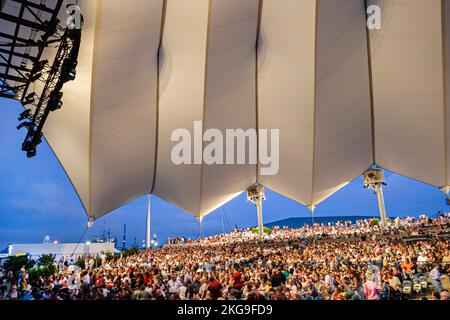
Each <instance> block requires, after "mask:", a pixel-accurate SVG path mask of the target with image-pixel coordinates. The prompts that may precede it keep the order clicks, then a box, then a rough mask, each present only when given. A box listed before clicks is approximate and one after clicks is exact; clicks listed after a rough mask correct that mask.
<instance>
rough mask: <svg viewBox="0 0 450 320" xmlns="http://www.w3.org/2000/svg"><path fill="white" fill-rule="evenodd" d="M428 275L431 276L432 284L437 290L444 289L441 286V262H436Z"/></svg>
mask: <svg viewBox="0 0 450 320" xmlns="http://www.w3.org/2000/svg"><path fill="white" fill-rule="evenodd" d="M428 276H429V277H430V279H431V284H432V285H433V287H434V288H435V290H436V291H437V292H441V291H442V286H441V273H440V272H439V264H437V263H436V264H435V265H434V268H433V270H431V271H430V273H429V274H428Z"/></svg>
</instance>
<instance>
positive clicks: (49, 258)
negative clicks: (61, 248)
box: [37, 254, 56, 266]
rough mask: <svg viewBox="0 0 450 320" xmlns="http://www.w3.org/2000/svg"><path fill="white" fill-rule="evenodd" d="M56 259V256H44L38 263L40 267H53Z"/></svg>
mask: <svg viewBox="0 0 450 320" xmlns="http://www.w3.org/2000/svg"><path fill="white" fill-rule="evenodd" d="M55 258H56V256H55V255H54V254H43V255H42V256H40V257H39V259H38V261H37V262H38V265H39V266H48V265H50V264H51V265H53V263H54V262H55Z"/></svg>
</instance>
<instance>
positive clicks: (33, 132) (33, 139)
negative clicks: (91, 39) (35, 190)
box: [22, 29, 81, 158]
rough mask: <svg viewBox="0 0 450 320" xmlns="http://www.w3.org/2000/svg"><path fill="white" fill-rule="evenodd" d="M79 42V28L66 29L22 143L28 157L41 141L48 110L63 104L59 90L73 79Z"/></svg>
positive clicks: (54, 109)
mask: <svg viewBox="0 0 450 320" xmlns="http://www.w3.org/2000/svg"><path fill="white" fill-rule="evenodd" d="M80 44H81V30H79V29H76V30H72V29H66V31H65V32H64V34H63V35H62V37H61V42H60V45H59V48H58V52H57V53H56V57H55V60H54V62H53V65H52V67H51V68H50V72H49V74H48V78H47V81H46V83H45V86H44V89H43V91H42V94H41V96H40V99H39V102H38V103H37V105H36V108H35V110H34V114H33V118H32V120H31V125H30V126H28V132H27V136H26V137H25V141H24V143H23V145H22V150H23V151H26V152H27V156H28V157H29V158H31V157H34V156H35V155H36V150H37V146H38V145H39V144H40V143H41V142H42V137H43V128H44V124H45V122H46V120H47V118H48V116H49V114H50V112H53V111H56V110H59V109H60V108H61V107H62V105H63V102H62V97H63V93H62V92H61V90H62V88H63V86H64V83H66V82H68V81H71V80H74V79H75V75H76V71H75V68H76V66H77V64H78V61H77V59H78V53H79V50H80Z"/></svg>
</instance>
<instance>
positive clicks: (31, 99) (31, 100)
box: [22, 92, 37, 106]
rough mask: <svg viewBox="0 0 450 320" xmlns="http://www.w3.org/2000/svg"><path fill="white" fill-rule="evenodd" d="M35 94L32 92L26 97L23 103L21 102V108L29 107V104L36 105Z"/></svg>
mask: <svg viewBox="0 0 450 320" xmlns="http://www.w3.org/2000/svg"><path fill="white" fill-rule="evenodd" d="M36 97H37V96H36V92H32V93H30V94H29V95H27V96H26V97H25V99H24V101H23V102H22V105H23V106H26V105H29V104H34V103H36Z"/></svg>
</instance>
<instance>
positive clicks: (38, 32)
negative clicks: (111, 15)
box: [0, 0, 64, 102]
mask: <svg viewBox="0 0 450 320" xmlns="http://www.w3.org/2000/svg"><path fill="white" fill-rule="evenodd" d="M8 1H9V2H10V3H11V4H14V5H15V6H17V8H18V14H17V15H12V14H9V13H7V12H6V6H5V2H6V0H2V4H1V11H0V23H1V24H3V25H6V24H9V25H11V26H13V27H12V28H11V30H1V32H0V97H3V98H11V99H16V100H20V101H22V102H23V99H24V96H25V94H26V92H27V90H28V88H29V86H30V83H31V82H32V81H31V79H30V76H31V74H30V72H31V70H30V69H28V68H26V66H27V65H32V64H33V63H36V62H37V61H39V60H40V58H41V56H42V53H43V51H44V49H45V48H46V47H47V46H48V45H49V44H50V43H53V42H57V41H59V40H58V39H57V35H56V31H57V30H56V29H55V27H56V26H57V25H58V23H59V21H58V18H57V17H58V14H59V11H60V9H61V6H62V4H63V1H64V0H57V1H55V2H54V3H55V5H54V7H49V6H47V5H46V4H44V1H42V2H41V3H40V4H39V3H35V2H31V1H28V0H8ZM26 14H28V15H29V16H31V17H32V19H30V18H27V17H26V16H25V15H26ZM43 16H45V17H46V18H43ZM53 31H55V32H53ZM23 32H28V33H29V37H28V38H23V36H21V34H22V33H23ZM52 36H54V38H53V39H52V38H51V37H52ZM33 47H34V48H37V50H31V48H33ZM23 48H25V50H24V49H23ZM18 61H20V63H18Z"/></svg>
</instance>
